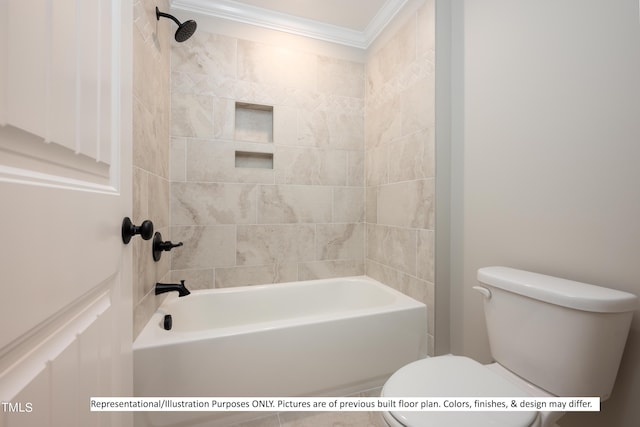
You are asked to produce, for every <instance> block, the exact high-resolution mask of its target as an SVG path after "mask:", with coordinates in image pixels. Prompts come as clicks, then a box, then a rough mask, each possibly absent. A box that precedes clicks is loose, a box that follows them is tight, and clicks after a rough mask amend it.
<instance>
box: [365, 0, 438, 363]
mask: <svg viewBox="0 0 640 427" xmlns="http://www.w3.org/2000/svg"><path fill="white" fill-rule="evenodd" d="M434 58H435V45H434V2H433V1H428V2H425V3H424V4H423V5H422V6H421V7H420V8H419V9H418V10H417V12H415V13H412V14H411V15H410V16H408V17H407V18H405V19H404V20H403V21H402V22H401V23H398V24H396V25H394V26H391V27H389V29H388V30H387V31H386V33H385V34H383V35H382V39H381V41H380V42H378V43H377V44H376V45H375V46H374V47H373V48H372V49H371V51H370V52H369V55H368V58H367V96H366V109H365V111H366V112H365V141H366V143H365V157H366V167H365V170H366V184H365V185H366V222H367V246H366V272H367V275H368V276H371V277H373V278H375V279H377V280H379V281H381V282H383V283H385V284H387V285H389V286H392V287H394V288H396V289H399V290H401V291H402V292H404V293H406V294H408V295H410V296H412V297H413V298H415V299H417V300H419V301H423V302H425V303H426V304H427V306H428V308H429V321H428V330H429V353H433V334H434V304H433V300H434V267H433V266H434V257H433V253H434V247H433V246H434V229H435V157H434V156H435V71H434V70H435V68H434Z"/></svg>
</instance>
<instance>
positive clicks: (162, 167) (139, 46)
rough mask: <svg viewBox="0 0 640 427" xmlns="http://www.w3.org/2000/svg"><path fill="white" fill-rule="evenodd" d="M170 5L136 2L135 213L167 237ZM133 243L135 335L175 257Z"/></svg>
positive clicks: (139, 241)
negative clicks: (160, 15)
mask: <svg viewBox="0 0 640 427" xmlns="http://www.w3.org/2000/svg"><path fill="white" fill-rule="evenodd" d="M156 6H158V7H159V8H160V9H161V10H167V9H168V8H169V2H168V1H167V0H135V1H134V2H133V13H134V24H133V26H134V28H133V43H134V46H133V212H132V218H131V219H132V220H133V222H134V224H137V225H139V224H140V223H141V222H142V221H144V220H145V219H150V220H151V221H153V224H154V227H155V230H156V231H159V232H160V233H162V236H163V238H164V239H165V240H169V239H170V237H171V230H170V228H169V225H170V223H169V190H170V185H169V154H170V146H169V142H170V134H169V114H170V96H169V93H170V92H169V91H170V66H169V61H170V58H171V55H170V44H171V43H172V42H171V39H172V34H173V31H172V28H171V25H172V23H171V22H170V21H168V20H161V21H156V17H155V7H156ZM131 244H132V245H133V300H134V326H133V327H134V331H133V332H134V337H136V336H137V335H138V333H139V332H140V330H141V329H142V327H144V325H145V324H146V323H147V321H148V320H149V318H150V317H151V313H153V311H154V310H155V309H156V305H157V304H158V299H157V298H156V297H155V295H153V292H152V290H153V286H154V284H155V283H156V282H157V281H161V280H166V279H168V278H169V276H170V274H169V268H170V256H166V255H163V257H162V259H161V260H160V262H158V263H156V262H154V261H153V258H152V253H151V252H152V250H151V249H152V245H151V241H144V240H142V239H140V238H135V239H133V240H131Z"/></svg>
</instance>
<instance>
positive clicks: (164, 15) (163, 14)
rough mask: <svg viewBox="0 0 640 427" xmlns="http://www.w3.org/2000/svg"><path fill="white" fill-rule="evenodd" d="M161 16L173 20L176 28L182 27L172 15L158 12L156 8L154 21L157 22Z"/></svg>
mask: <svg viewBox="0 0 640 427" xmlns="http://www.w3.org/2000/svg"><path fill="white" fill-rule="evenodd" d="M161 16H163V17H165V18H169V19H171V20H173V22H175V23H176V25H177V26H178V27H179V26H180V25H182V24H181V23H180V21H178V18H176V17H175V16H173V15H169V14H168V13H164V12H160V9H158V7H157V6H156V20H158V21H159V20H160V17H161Z"/></svg>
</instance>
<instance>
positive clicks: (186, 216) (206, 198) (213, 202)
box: [171, 182, 256, 225]
mask: <svg viewBox="0 0 640 427" xmlns="http://www.w3.org/2000/svg"><path fill="white" fill-rule="evenodd" d="M171 212H172V215H173V219H172V222H173V225H216V224H251V223H255V222H256V186H255V185H253V184H218V183H204V182H174V183H173V184H172V185H171Z"/></svg>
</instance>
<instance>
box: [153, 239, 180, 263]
mask: <svg viewBox="0 0 640 427" xmlns="http://www.w3.org/2000/svg"><path fill="white" fill-rule="evenodd" d="M178 246H182V242H179V243H173V242H171V241H166V242H163V241H162V234H160V233H158V232H156V234H154V235H153V260H154V261H156V262H158V261H160V257H161V256H162V252H163V251H167V252H168V251H170V250H171V249H173V248H177V247H178Z"/></svg>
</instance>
